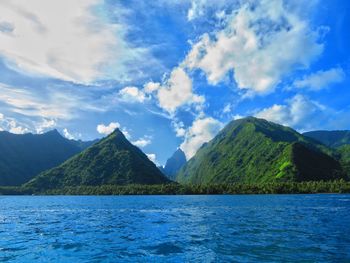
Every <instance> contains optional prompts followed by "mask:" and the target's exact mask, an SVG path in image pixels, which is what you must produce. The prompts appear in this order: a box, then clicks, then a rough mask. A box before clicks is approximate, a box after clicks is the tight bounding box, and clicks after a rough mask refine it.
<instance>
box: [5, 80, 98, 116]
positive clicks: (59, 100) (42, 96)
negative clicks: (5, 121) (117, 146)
mask: <svg viewBox="0 0 350 263" xmlns="http://www.w3.org/2000/svg"><path fill="white" fill-rule="evenodd" d="M76 93H77V92H76ZM76 93H74V94H72V92H71V90H67V89H65V88H63V87H60V88H59V89H57V88H55V87H52V88H51V87H49V88H45V89H29V88H27V87H21V88H18V87H12V86H8V85H6V84H3V83H0V102H2V103H5V104H6V105H7V106H8V107H9V109H10V110H11V111H12V112H15V113H19V114H22V115H25V116H29V117H40V118H45V119H64V120H70V119H73V118H75V117H77V114H76V112H77V111H78V110H86V111H90V110H93V111H101V108H97V107H95V106H93V105H91V103H88V102H87V100H88V99H87V97H86V96H85V95H76ZM85 93H87V91H86V90H85Z"/></svg>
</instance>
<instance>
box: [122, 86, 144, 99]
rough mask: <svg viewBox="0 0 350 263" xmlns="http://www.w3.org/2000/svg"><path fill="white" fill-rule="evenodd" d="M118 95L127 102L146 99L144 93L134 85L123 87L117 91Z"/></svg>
mask: <svg viewBox="0 0 350 263" xmlns="http://www.w3.org/2000/svg"><path fill="white" fill-rule="evenodd" d="M119 95H120V96H121V98H122V100H124V101H127V102H144V101H145V100H146V99H147V97H146V95H145V93H144V92H143V91H142V90H139V89H138V88H136V87H125V88H123V89H121V90H120V91H119Z"/></svg>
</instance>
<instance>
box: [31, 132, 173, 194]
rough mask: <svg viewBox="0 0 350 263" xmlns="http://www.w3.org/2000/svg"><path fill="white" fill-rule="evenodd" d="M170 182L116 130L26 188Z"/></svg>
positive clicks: (41, 175) (42, 175)
mask: <svg viewBox="0 0 350 263" xmlns="http://www.w3.org/2000/svg"><path fill="white" fill-rule="evenodd" d="M167 182H170V181H169V180H168V179H167V178H166V177H165V176H164V175H163V174H162V173H161V172H160V171H159V170H158V168H157V167H156V166H155V164H154V163H153V162H151V161H150V160H149V159H148V157H147V156H146V155H145V154H144V153H143V152H142V151H141V150H140V149H139V148H138V147H136V146H134V145H133V144H131V143H130V142H129V141H128V140H127V139H126V138H125V136H124V135H123V133H122V132H121V131H120V130H119V129H116V130H115V131H114V132H113V133H111V134H110V135H108V136H107V137H105V138H103V139H101V140H100V141H99V142H97V143H96V144H94V145H92V146H90V147H89V148H87V149H85V150H84V151H83V152H81V153H79V154H77V155H75V156H73V157H72V158H70V159H68V160H67V161H65V162H64V163H63V164H61V165H59V166H57V167H55V168H52V169H50V170H48V171H45V172H42V173H41V174H39V175H38V176H37V177H35V178H34V179H32V180H31V181H30V182H28V183H27V184H25V186H27V187H32V188H35V189H40V190H45V189H55V188H63V187H65V186H79V185H91V186H96V185H103V184H111V185H127V184H161V183H167Z"/></svg>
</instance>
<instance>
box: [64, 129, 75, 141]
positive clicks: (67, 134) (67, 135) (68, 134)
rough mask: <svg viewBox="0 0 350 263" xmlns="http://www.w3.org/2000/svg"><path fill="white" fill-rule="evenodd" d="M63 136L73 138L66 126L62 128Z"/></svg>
mask: <svg viewBox="0 0 350 263" xmlns="http://www.w3.org/2000/svg"><path fill="white" fill-rule="evenodd" d="M63 136H64V137H66V138H67V139H68V140H74V139H75V136H74V135H73V134H71V133H70V132H69V131H68V129H67V128H64V129H63Z"/></svg>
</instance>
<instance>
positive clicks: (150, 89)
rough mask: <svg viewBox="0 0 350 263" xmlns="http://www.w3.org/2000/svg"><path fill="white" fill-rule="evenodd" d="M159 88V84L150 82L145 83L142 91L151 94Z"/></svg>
mask: <svg viewBox="0 0 350 263" xmlns="http://www.w3.org/2000/svg"><path fill="white" fill-rule="evenodd" d="M160 87H161V86H160V83H158V82H152V81H151V82H148V83H146V84H145V86H144V88H143V89H144V91H145V92H146V93H152V92H154V91H156V90H158V89H159V88H160Z"/></svg>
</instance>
